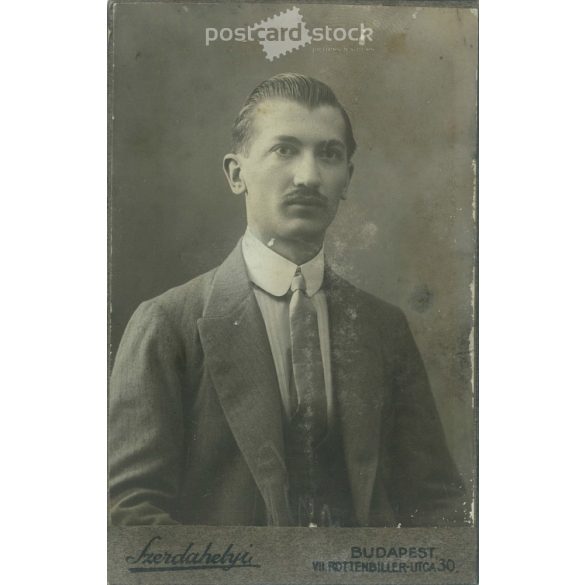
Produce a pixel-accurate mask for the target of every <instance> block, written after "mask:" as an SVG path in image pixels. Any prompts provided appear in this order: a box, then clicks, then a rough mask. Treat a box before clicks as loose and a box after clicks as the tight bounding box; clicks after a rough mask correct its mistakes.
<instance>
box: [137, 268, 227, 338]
mask: <svg viewBox="0 0 585 585" xmlns="http://www.w3.org/2000/svg"><path fill="white" fill-rule="evenodd" d="M216 272H217V267H216V268H213V269H212V270H210V271H208V272H206V273H204V274H201V275H199V276H196V277H195V278H192V279H191V280H189V281H188V282H185V283H183V284H180V285H178V286H175V287H173V288H170V289H168V290H166V291H165V292H163V293H161V294H160V295H158V296H156V297H153V298H151V299H148V300H146V301H144V302H142V303H141V304H140V306H139V307H138V309H137V312H142V313H151V314H153V313H155V314H160V315H161V316H164V317H165V318H166V319H167V320H168V321H169V322H170V324H171V325H172V326H174V327H176V328H179V329H184V328H185V327H189V326H192V327H196V323H197V319H199V318H200V317H201V316H202V315H203V312H204V311H205V306H206V304H207V300H208V299H209V294H210V291H211V285H212V283H213V279H214V277H215V273H216Z"/></svg>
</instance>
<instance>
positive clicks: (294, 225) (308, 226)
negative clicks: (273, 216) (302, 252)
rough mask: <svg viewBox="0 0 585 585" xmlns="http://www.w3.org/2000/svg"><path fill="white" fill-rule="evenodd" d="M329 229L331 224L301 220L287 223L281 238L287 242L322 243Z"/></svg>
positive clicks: (281, 232) (281, 231)
mask: <svg viewBox="0 0 585 585" xmlns="http://www.w3.org/2000/svg"><path fill="white" fill-rule="evenodd" d="M328 227H329V224H328V223H327V224H326V223H324V222H323V221H315V220H307V219H300V218H299V219H296V220H292V221H290V222H287V225H286V226H285V227H284V229H282V230H280V237H281V238H282V239H285V240H292V241H295V240H296V241H301V242H307V243H309V242H310V243H315V242H318V243H320V242H322V241H323V238H324V237H325V232H326V231H327V228H328Z"/></svg>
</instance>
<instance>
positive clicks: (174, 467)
mask: <svg viewBox="0 0 585 585" xmlns="http://www.w3.org/2000/svg"><path fill="white" fill-rule="evenodd" d="M183 354H184V350H183V348H182V344H181V342H180V336H179V335H178V334H177V333H176V331H175V330H174V329H173V326H172V325H171V323H170V322H169V320H168V318H167V316H166V315H165V313H164V312H163V310H162V308H161V307H159V306H158V305H157V303H156V301H148V302H146V303H143V304H142V305H140V307H139V308H138V309H137V310H136V312H135V313H134V315H133V316H132V318H131V320H130V322H129V323H128V326H127V328H126V331H125V333H124V336H123V338H122V341H121V343H120V347H119V350H118V354H117V357H116V361H115V364H114V368H113V372H112V377H111V384H110V400H109V436H108V440H109V496H110V513H111V521H112V522H113V523H114V524H119V525H137V524H142V525H144V524H176V523H177V522H176V521H175V520H174V519H173V511H174V506H175V505H176V504H175V502H176V501H177V495H178V489H179V483H180V473H181V469H182V457H183V455H182V454H183V444H184V431H183V406H182V404H183V402H182V388H183V381H182V379H181V378H182V374H181V372H182V371H183V368H182V362H183V361H184V356H183Z"/></svg>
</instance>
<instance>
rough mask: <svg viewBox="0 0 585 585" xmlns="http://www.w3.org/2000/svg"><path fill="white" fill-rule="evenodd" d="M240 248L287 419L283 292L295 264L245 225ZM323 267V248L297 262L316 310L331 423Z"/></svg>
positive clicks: (288, 370) (288, 366)
mask: <svg viewBox="0 0 585 585" xmlns="http://www.w3.org/2000/svg"><path fill="white" fill-rule="evenodd" d="M242 252H243V254H244V262H245V263H246V268H247V270H248V276H249V277H250V280H251V281H252V282H253V283H254V285H255V286H254V294H255V296H256V300H257V301H258V305H259V307H260V312H261V313H262V317H263V318H264V324H265V325H266V332H267V334H268V341H269V343H270V349H271V351H272V357H273V359H274V366H275V368H276V375H277V378H278V386H279V390H280V396H281V398H282V405H283V407H284V411H285V413H286V416H287V417H288V418H289V419H290V417H291V399H290V394H289V392H290V377H291V370H292V366H291V357H290V356H291V350H290V322H289V299H288V298H287V296H286V294H287V292H288V291H289V289H290V285H291V283H292V279H293V277H294V275H295V272H296V270H297V265H296V264H295V263H294V262H291V261H290V260H287V259H286V258H284V257H283V256H281V255H280V254H277V253H276V252H275V251H274V250H271V249H270V248H269V247H268V246H267V245H265V244H263V243H262V242H261V241H260V240H259V239H258V238H257V237H256V236H255V235H254V234H253V233H252V232H251V231H250V229H249V228H248V229H247V230H246V233H245V234H244V237H243V239H242ZM324 268H325V258H324V255H323V248H321V250H320V251H319V253H318V254H317V255H316V256H315V257H314V258H313V259H311V260H309V261H308V262H306V263H305V264H302V265H301V266H300V269H301V273H302V275H303V276H304V278H305V283H306V286H307V288H306V293H307V296H308V297H309V298H310V299H311V301H312V303H313V305H314V306H315V309H316V310H317V322H318V327H319V344H320V347H321V357H322V360H323V370H324V372H323V373H324V376H325V393H326V395H327V419H328V421H329V423H331V422H332V420H333V419H332V417H333V389H332V383H331V350H330V343H329V314H328V312H327V298H326V296H325V293H324V292H323V291H322V290H321V285H322V284H323V273H324ZM297 402H298V400H297Z"/></svg>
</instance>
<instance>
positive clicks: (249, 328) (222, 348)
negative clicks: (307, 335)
mask: <svg viewBox="0 0 585 585" xmlns="http://www.w3.org/2000/svg"><path fill="white" fill-rule="evenodd" d="M324 287H325V291H326V294H327V298H328V310H329V314H330V315H329V318H330V323H329V326H330V336H331V365H332V373H333V387H334V390H335V393H336V399H337V415H338V417H339V421H338V422H339V425H340V429H341V434H342V441H343V447H344V454H345V461H346V467H347V471H348V475H349V482H350V487H351V493H352V499H353V505H354V514H355V518H356V521H357V522H358V523H359V524H360V525H363V526H395V525H397V524H398V523H401V524H402V525H403V526H439V525H445V524H453V523H461V522H462V518H463V515H462V508H461V495H462V490H461V485H460V479H459V477H458V474H457V471H456V469H455V467H454V465H453V462H452V460H451V457H450V455H449V453H448V451H447V448H446V445H445V440H444V435H443V430H442V427H441V423H440V420H439V418H438V415H437V411H436V408H435V405H434V402H433V398H432V395H431V392H430V390H429V385H428V381H427V376H426V373H425V369H424V366H423V364H422V361H421V358H420V356H419V352H418V350H417V348H416V345H415V343H414V340H413V338H412V335H411V333H410V331H409V328H408V325H407V322H406V319H405V317H404V315H403V314H402V312H401V311H400V310H399V309H397V308H396V307H394V306H392V305H390V304H388V303H385V302H383V301H380V300H379V299H376V298H375V297H373V296H371V295H369V294H367V293H365V292H363V291H360V290H358V289H356V288H355V287H353V286H352V285H351V284H349V283H348V282H346V281H344V280H343V279H341V278H340V277H338V276H337V275H336V274H334V273H333V272H332V271H331V270H330V269H328V268H327V269H326V274H325V281H324ZM109 415H110V421H109V444H110V449H109V465H110V475H109V489H110V503H111V520H112V522H113V523H114V524H121V525H131V524H171V523H176V522H179V523H186V524H209V525H253V524H268V525H277V526H283V525H288V524H289V523H290V517H289V511H288V507H287V487H286V486H287V470H286V466H285V464H284V460H285V459H284V442H283V414H282V405H281V398H280V393H279V391H278V382H277V378H276V372H275V368H274V364H273V358H272V354H271V351H270V346H269V342H268V338H267V334H266V329H265V326H264V322H263V319H262V315H261V313H260V309H259V307H258V305H257V302H256V299H255V297H254V293H253V290H252V288H251V284H250V282H249V280H248V276H247V273H246V269H245V265H244V260H243V256H242V252H241V245H240V244H238V246H237V247H236V248H235V250H234V251H233V252H232V253H231V254H230V256H229V257H228V258H227V259H226V260H225V262H224V263H223V264H222V265H221V266H219V267H218V268H216V269H214V270H212V271H211V272H208V273H207V274H204V275H203V276H200V277H198V278H195V279H194V280H192V281H190V282H188V283H186V284H184V285H182V286H179V287H177V288H174V289H171V290H169V291H167V292H166V293H164V294H162V295H161V296H159V297H157V298H155V299H152V300H150V301H147V302H145V303H142V304H141V305H140V307H139V308H138V309H137V310H136V312H135V314H134V315H133V316H132V318H131V320H130V322H129V324H128V326H127V329H126V331H125V333H124V336H123V338H122V341H121V344H120V347H119V350H118V354H117V357H116V361H115V365H114V369H113V373H112V378H111V388H110V403H109Z"/></svg>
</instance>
